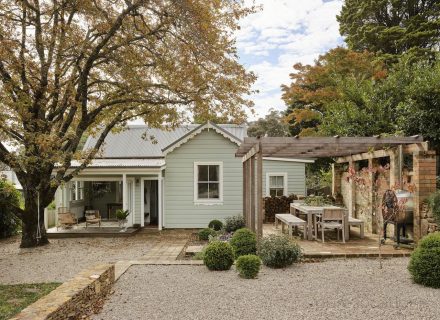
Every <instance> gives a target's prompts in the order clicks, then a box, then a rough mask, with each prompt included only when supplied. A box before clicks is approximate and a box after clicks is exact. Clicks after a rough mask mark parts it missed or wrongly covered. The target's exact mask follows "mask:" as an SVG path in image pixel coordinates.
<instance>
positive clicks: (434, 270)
mask: <svg viewBox="0 0 440 320" xmlns="http://www.w3.org/2000/svg"><path fill="white" fill-rule="evenodd" d="M408 270H409V272H410V273H411V275H412V278H413V280H414V282H416V283H419V284H421V285H424V286H427V287H433V288H440V232H436V233H431V234H429V235H427V236H426V237H424V238H423V239H422V240H421V241H420V243H419V246H418V247H417V248H416V249H415V250H414V252H413V253H412V254H411V260H410V262H409V265H408Z"/></svg>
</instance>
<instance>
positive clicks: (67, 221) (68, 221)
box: [57, 207, 78, 230]
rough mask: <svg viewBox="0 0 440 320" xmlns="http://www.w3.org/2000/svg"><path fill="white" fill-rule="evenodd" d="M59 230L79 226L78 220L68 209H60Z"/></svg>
mask: <svg viewBox="0 0 440 320" xmlns="http://www.w3.org/2000/svg"><path fill="white" fill-rule="evenodd" d="M57 220H58V221H57V230H58V228H60V227H63V228H71V227H73V226H74V225H75V224H78V218H77V217H76V216H75V215H74V214H73V213H71V212H69V211H68V209H67V207H59V208H58V219H57Z"/></svg>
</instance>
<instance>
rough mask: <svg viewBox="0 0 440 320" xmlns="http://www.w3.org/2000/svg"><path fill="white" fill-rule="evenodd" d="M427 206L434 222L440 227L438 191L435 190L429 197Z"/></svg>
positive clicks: (439, 193)
mask: <svg viewBox="0 0 440 320" xmlns="http://www.w3.org/2000/svg"><path fill="white" fill-rule="evenodd" d="M428 205H429V209H430V210H431V211H432V215H433V216H434V219H435V221H436V222H437V223H438V224H439V225H440V190H437V192H434V193H432V194H431V195H430V196H429V198H428Z"/></svg>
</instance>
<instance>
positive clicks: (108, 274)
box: [11, 264, 115, 320]
mask: <svg viewBox="0 0 440 320" xmlns="http://www.w3.org/2000/svg"><path fill="white" fill-rule="evenodd" d="M114 282H115V266H114V265H110V264H103V265H97V266H95V267H93V268H91V269H87V270H84V271H82V272H80V273H79V274H78V275H77V276H76V277H75V278H73V279H72V280H69V281H67V282H65V283H63V284H62V285H61V286H59V287H58V288H56V289H55V290H54V291H52V292H51V293H49V294H48V295H47V296H45V297H43V298H41V299H39V300H38V301H36V302H34V303H33V304H31V305H30V306H28V307H27V308H25V309H24V310H22V311H21V312H20V313H19V314H18V315H16V316H15V317H13V318H12V319H11V320H64V319H66V320H67V319H69V320H70V319H78V318H80V317H81V316H82V315H85V314H88V313H89V312H90V310H91V309H93V307H94V305H95V304H96V303H98V302H99V301H100V300H101V299H102V298H104V297H105V296H106V295H107V294H108V293H109V292H110V290H111V287H112V285H113V283H114Z"/></svg>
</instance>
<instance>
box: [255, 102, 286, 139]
mask: <svg viewBox="0 0 440 320" xmlns="http://www.w3.org/2000/svg"><path fill="white" fill-rule="evenodd" d="M266 134H267V135H268V136H269V137H287V136H289V125H288V124H287V122H286V121H285V119H284V117H283V116H282V115H281V114H280V112H279V111H276V110H274V109H269V113H268V114H267V115H266V116H265V117H264V118H260V119H258V120H257V121H254V122H251V123H250V124H249V128H248V135H249V136H250V137H258V136H261V137H263V136H265V135H266Z"/></svg>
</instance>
